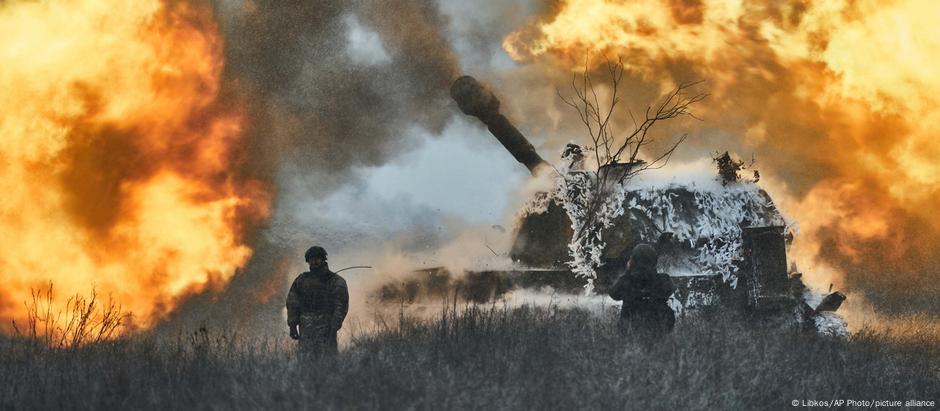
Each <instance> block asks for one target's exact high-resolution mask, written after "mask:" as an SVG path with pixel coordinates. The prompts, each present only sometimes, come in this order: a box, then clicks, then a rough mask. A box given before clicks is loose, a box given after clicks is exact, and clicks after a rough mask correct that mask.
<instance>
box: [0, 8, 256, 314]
mask: <svg viewBox="0 0 940 411" xmlns="http://www.w3.org/2000/svg"><path fill="white" fill-rule="evenodd" d="M0 56H2V61H3V62H4V64H3V65H2V67H0V89H2V90H4V92H3V93H0V113H2V114H0V193H2V196H3V201H0V250H2V251H0V255H2V258H0V281H2V283H3V289H2V291H0V319H3V320H4V323H6V324H4V325H5V326H6V325H8V324H9V320H10V319H16V318H20V317H22V316H23V314H24V313H23V302H24V301H25V300H27V299H28V298H29V290H30V289H31V288H36V287H39V286H41V285H43V284H46V283H48V282H50V281H51V282H53V283H54V284H55V290H56V291H57V297H59V298H62V297H65V296H69V295H73V294H76V293H81V294H87V293H88V292H89V291H90V289H91V288H92V287H94V288H96V289H97V291H98V292H99V294H105V295H107V294H110V295H111V296H112V297H113V298H114V299H115V301H116V302H117V303H119V304H121V305H122V306H123V308H124V310H126V311H128V312H129V313H131V314H132V315H133V318H134V323H135V324H136V325H138V326H143V327H147V326H149V325H152V324H153V321H154V320H156V319H158V318H159V317H160V316H161V315H162V314H165V313H166V312H167V311H168V310H170V309H172V308H173V305H174V304H175V302H176V301H177V300H178V299H179V298H180V297H182V296H184V295H186V294H187V293H194V292H200V291H202V290H206V289H207V288H211V287H218V286H221V285H223V284H224V283H225V281H227V280H228V279H229V278H230V277H231V276H232V275H233V274H234V273H235V270H236V269H237V268H238V267H240V266H242V265H243V264H244V263H245V262H246V261H247V260H248V258H249V257H250V256H251V248H250V247H249V246H248V244H247V242H246V238H245V236H246V234H247V233H246V231H245V230H246V229H247V228H248V227H250V226H251V224H253V223H254V222H257V221H259V220H260V219H262V218H264V217H265V216H266V215H267V213H268V203H269V197H270V196H269V193H268V190H267V188H266V187H265V186H264V185H263V184H262V183H261V182H260V181H258V180H254V179H251V178H245V177H243V173H239V172H237V167H238V166H239V162H238V159H239V158H240V157H241V156H242V153H240V151H239V150H240V143H241V142H242V128H243V118H242V112H241V111H240V109H239V108H238V107H234V106H233V105H230V104H224V102H222V101H220V98H219V91H220V84H221V73H222V66H223V57H222V42H221V39H220V35H219V33H218V30H217V27H216V26H215V24H214V22H213V20H212V14H211V10H210V9H209V8H208V6H205V7H193V6H187V5H185V4H183V3H181V2H172V4H164V3H163V2H161V1H158V0H135V1H120V0H75V1H69V2H37V1H16V0H14V1H7V2H4V3H2V4H0Z"/></svg>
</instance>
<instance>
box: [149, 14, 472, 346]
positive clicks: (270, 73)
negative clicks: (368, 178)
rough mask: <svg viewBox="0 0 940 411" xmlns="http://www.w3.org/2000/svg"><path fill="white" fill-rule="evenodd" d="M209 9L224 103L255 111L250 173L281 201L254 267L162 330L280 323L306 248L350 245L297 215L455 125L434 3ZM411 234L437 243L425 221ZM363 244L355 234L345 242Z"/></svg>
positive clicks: (454, 69) (260, 240)
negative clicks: (413, 136)
mask: <svg viewBox="0 0 940 411" xmlns="http://www.w3.org/2000/svg"><path fill="white" fill-rule="evenodd" d="M213 6H214V9H215V13H216V18H217V20H218V22H219V26H220V30H221V32H222V34H223V38H224V42H225V43H224V47H225V48H224V53H225V71H224V82H223V84H224V90H223V98H225V99H226V100H230V101H234V102H237V103H239V104H240V105H241V106H246V107H247V110H248V113H247V115H248V120H247V121H246V122H245V123H246V125H247V126H248V129H247V131H246V133H247V140H248V145H247V147H245V150H244V152H245V153H247V154H246V155H247V156H248V164H249V166H248V167H246V169H245V170H244V172H246V173H251V174H253V175H254V176H260V177H262V178H264V179H266V180H267V181H269V182H270V184H271V185H272V186H273V187H275V190H276V191H275V194H276V197H275V203H274V209H273V215H272V218H271V221H270V222H269V224H268V226H266V227H262V228H261V229H260V230H258V232H256V233H255V234H254V237H255V238H254V239H253V241H252V245H253V248H254V250H255V254H254V256H253V258H252V259H251V261H250V262H249V263H248V265H247V266H246V267H244V269H243V270H242V271H240V272H239V273H237V274H236V276H235V277H234V278H233V279H232V281H231V282H230V283H229V284H228V285H227V288H226V290H225V292H224V293H223V294H222V295H221V296H216V297H213V296H209V295H202V296H191V297H189V298H187V299H186V301H185V303H184V304H182V305H181V308H180V309H179V310H177V312H176V313H175V316H176V317H175V320H176V321H172V322H170V325H165V326H164V327H165V328H173V327H175V326H177V325H179V326H192V325H193V324H194V323H198V322H203V321H210V322H211V321H219V320H222V321H232V320H237V321H238V322H242V323H244V322H252V323H256V324H253V325H252V327H253V328H258V327H259V326H260V324H259V323H276V324H280V322H278V321H270V320H274V319H275V318H276V317H277V316H279V315H280V311H279V309H278V307H280V306H282V305H283V304H282V303H283V298H282V297H283V292H284V291H285V290H284V289H285V287H286V284H284V282H285V277H286V275H287V274H288V272H285V270H286V268H285V267H295V266H296V260H297V259H298V258H297V248H298V247H301V245H299V244H298V242H303V243H307V242H310V241H319V240H322V239H324V238H340V237H343V236H344V235H345V234H346V233H342V232H339V231H340V230H338V228H337V227H331V226H324V225H316V224H315V225H314V226H313V227H311V226H310V225H309V224H308V225H306V226H301V225H300V224H297V221H296V220H297V216H299V215H308V216H310V215H313V216H316V215H317V213H318V210H317V209H316V207H317V203H316V202H312V201H310V200H311V199H317V200H322V199H325V198H327V197H328V196H329V195H330V193H332V192H334V191H336V190H337V189H338V188H340V187H355V186H357V185H361V184H362V183H361V182H359V181H357V175H356V172H355V170H356V169H357V168H362V167H369V166H378V165H382V164H384V163H385V162H386V161H388V160H389V159H390V158H394V157H395V156H396V155H398V154H400V153H402V152H404V151H405V150H407V149H408V148H409V146H410V145H411V144H414V143H413V142H412V141H410V139H409V137H408V136H409V135H410V133H409V130H414V129H421V130H426V131H427V132H428V133H429V134H432V135H435V134H439V133H440V131H441V130H443V128H444V127H445V125H446V122H447V120H448V118H449V117H450V116H452V115H453V113H452V111H451V108H450V104H451V103H450V101H449V97H448V94H447V92H448V87H449V86H450V83H451V82H452V81H453V79H454V78H456V77H457V75H458V73H459V69H458V63H457V60H456V58H455V57H454V54H453V53H452V51H451V50H450V46H449V43H448V41H447V39H446V36H445V35H444V33H445V28H446V25H447V21H446V19H445V18H444V17H442V15H441V13H440V12H439V10H438V7H437V3H436V2H435V1H433V0H396V1H337V0H329V1H282V0H217V1H215V2H213ZM390 211H394V210H390ZM419 211H423V210H419ZM313 221H317V220H316V218H313ZM412 224H413V225H414V226H415V227H416V230H415V231H416V232H420V231H425V232H428V233H429V234H428V236H431V237H433V231H434V230H433V228H432V227H431V226H430V225H429V224H428V223H427V222H426V221H413V222H412ZM416 236H417V237H421V235H420V234H416ZM356 240H357V234H356V233H351V234H348V235H345V241H347V242H349V241H352V242H355V241H356ZM288 262H290V263H288ZM259 304H260V305H261V306H262V307H259ZM264 307H267V308H264Z"/></svg>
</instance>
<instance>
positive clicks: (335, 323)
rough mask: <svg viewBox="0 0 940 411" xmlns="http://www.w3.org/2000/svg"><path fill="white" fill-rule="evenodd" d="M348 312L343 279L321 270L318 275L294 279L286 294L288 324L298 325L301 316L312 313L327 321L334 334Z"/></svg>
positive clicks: (313, 274) (327, 270)
mask: <svg viewBox="0 0 940 411" xmlns="http://www.w3.org/2000/svg"><path fill="white" fill-rule="evenodd" d="M348 311H349V291H348V290H347V288H346V280H344V279H343V277H340V276H339V275H337V274H336V273H334V272H332V271H330V270H329V268H324V269H323V270H321V271H320V272H309V271H308V272H304V273H302V274H300V275H298V276H297V278H296V279H295V280H294V283H293V284H292V285H291V287H290V291H289V292H288V293H287V324H288V325H289V326H295V325H299V324H300V316H301V315H304V314H313V315H314V316H315V317H317V318H320V319H322V321H328V322H329V325H330V327H331V329H332V330H333V331H336V330H339V329H340V328H341V327H342V326H343V320H345V319H346V313H347V312H348Z"/></svg>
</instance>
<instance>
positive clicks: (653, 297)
mask: <svg viewBox="0 0 940 411" xmlns="http://www.w3.org/2000/svg"><path fill="white" fill-rule="evenodd" d="M656 259H657V255H656V251H655V250H654V249H653V248H652V247H651V246H649V245H647V244H641V245H639V246H637V247H636V248H635V249H634V250H633V256H632V257H631V263H632V264H631V268H630V270H629V271H628V272H627V273H626V274H624V275H622V276H621V277H620V278H619V279H617V282H616V283H614V285H613V287H611V289H610V297H611V298H613V299H614V300H617V301H621V300H622V301H623V306H621V308H620V331H621V332H622V333H625V334H626V333H637V332H652V333H656V334H664V333H668V332H670V331H672V328H673V327H674V326H675V323H676V317H675V314H674V313H673V311H672V308H670V307H669V304H668V303H667V301H668V300H669V297H670V296H671V295H672V293H673V291H675V288H674V287H673V285H672V280H671V279H670V278H669V276H668V275H666V274H662V273H657V272H656Z"/></svg>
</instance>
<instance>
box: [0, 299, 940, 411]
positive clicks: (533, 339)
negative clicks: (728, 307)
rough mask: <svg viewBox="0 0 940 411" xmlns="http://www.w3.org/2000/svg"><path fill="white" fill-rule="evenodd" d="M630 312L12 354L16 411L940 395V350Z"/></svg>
mask: <svg viewBox="0 0 940 411" xmlns="http://www.w3.org/2000/svg"><path fill="white" fill-rule="evenodd" d="M615 320H616V313H615V312H613V311H612V310H610V311H605V312H600V313H598V312H588V311H586V310H583V309H576V308H568V309H562V308H553V307H541V308H533V307H516V308H510V307H505V306H504V307H500V306H498V305H497V306H493V305H491V306H486V307H474V306H467V307H464V308H459V307H458V308H457V309H451V310H449V311H447V312H442V313H441V314H440V315H439V316H437V317H436V318H434V319H432V320H423V321H418V320H410V319H408V318H405V317H401V318H399V319H398V321H397V323H396V324H394V326H388V327H386V328H384V329H380V330H376V331H375V332H371V333H363V334H361V335H355V336H353V337H352V340H351V342H350V344H349V345H348V346H347V347H346V348H345V349H344V350H343V351H342V352H341V354H340V355H339V356H338V357H335V358H322V359H319V360H310V361H301V360H299V359H297V358H296V357H295V354H294V352H293V351H292V347H293V345H292V344H291V342H290V341H289V340H287V339H286V337H284V336H276V337H271V338H269V339H261V338H240V337H233V336H230V335H223V334H217V333H215V332H214V330H205V329H201V330H195V331H194V332H191V333H189V334H185V335H180V336H178V337H177V338H169V339H167V338H157V337H148V336H137V337H131V338H122V339H118V340H116V341H108V342H103V343H97V344H93V345H89V346H82V347H78V348H71V349H59V350H51V349H48V348H44V347H42V346H40V345H36V344H30V343H28V342H26V341H23V340H6V341H3V346H2V348H0V353H2V355H0V371H2V372H0V407H2V408H4V409H690V408H691V409H787V408H792V406H791V402H792V401H794V400H831V399H856V400H901V401H902V402H903V401H905V400H932V401H935V402H936V401H938V400H940V347H938V345H937V344H936V341H931V340H929V339H928V338H926V337H925V338H924V339H920V340H918V339H917V338H914V339H908V340H906V341H905V342H903V343H901V342H898V341H896V340H894V339H893V338H891V337H889V336H888V334H885V333H881V332H873V331H866V330H863V331H861V332H858V333H856V334H854V335H853V336H852V337H850V338H848V339H843V340H840V339H830V338H824V337H819V336H816V335H814V334H807V333H799V332H795V331H786V330H772V329H762V328H761V327H754V325H753V323H749V322H746V321H744V320H741V319H738V318H735V316H734V315H729V314H727V313H711V314H707V313H706V314H704V315H702V316H701V317H698V318H694V319H691V318H690V319H686V320H684V321H682V322H680V323H679V324H678V325H677V328H676V330H675V332H674V333H673V334H671V335H669V336H667V337H665V338H663V339H659V340H656V341H649V340H645V339H640V338H636V337H628V338H625V339H624V338H621V337H619V336H618V334H617V333H616V327H615Z"/></svg>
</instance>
